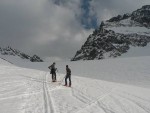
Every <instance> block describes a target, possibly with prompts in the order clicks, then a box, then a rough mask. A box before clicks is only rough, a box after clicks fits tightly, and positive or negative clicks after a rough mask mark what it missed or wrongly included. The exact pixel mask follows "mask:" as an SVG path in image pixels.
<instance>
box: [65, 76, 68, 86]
mask: <svg viewBox="0 0 150 113" xmlns="http://www.w3.org/2000/svg"><path fill="white" fill-rule="evenodd" d="M67 78H68V76H66V77H65V86H67Z"/></svg>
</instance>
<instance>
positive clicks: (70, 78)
mask: <svg viewBox="0 0 150 113" xmlns="http://www.w3.org/2000/svg"><path fill="white" fill-rule="evenodd" d="M68 78H69V86H70V87H71V75H69V77H68Z"/></svg>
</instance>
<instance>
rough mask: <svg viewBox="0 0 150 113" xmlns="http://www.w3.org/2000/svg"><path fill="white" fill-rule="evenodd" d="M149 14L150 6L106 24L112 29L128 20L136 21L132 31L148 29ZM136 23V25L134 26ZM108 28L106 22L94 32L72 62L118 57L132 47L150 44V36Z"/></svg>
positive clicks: (115, 18)
mask: <svg viewBox="0 0 150 113" xmlns="http://www.w3.org/2000/svg"><path fill="white" fill-rule="evenodd" d="M149 13H150V6H143V7H142V8H141V9H138V10H136V11H134V12H133V13H132V14H124V15H122V16H121V15H119V16H117V17H113V18H111V19H110V20H108V21H106V23H107V22H108V23H109V24H110V25H111V27H116V26H118V22H120V21H122V20H126V19H128V20H131V21H132V22H133V21H134V22H133V23H132V24H131V25H129V26H128V27H132V26H134V27H133V28H132V29H136V27H135V26H137V27H141V26H142V27H144V28H145V29H148V28H147V26H149V22H150V21H147V19H149V18H150V15H149ZM144 18H146V19H144ZM135 23H136V25H134V24H135ZM137 23H138V24H137ZM125 24H126V23H125ZM108 26H109V25H108V24H107V25H106V24H105V22H102V23H101V25H100V27H99V29H96V30H95V31H93V34H91V35H90V36H89V37H88V38H87V41H86V42H85V43H84V45H83V46H82V47H81V49H80V50H79V51H77V52H76V54H75V56H74V57H73V58H72V61H76V60H94V59H104V58H110V57H118V56H121V55H122V54H124V53H126V52H128V50H129V49H130V46H139V47H144V46H146V45H147V43H149V42H150V34H148V35H146V34H140V33H135V32H133V33H132V32H130V33H116V32H115V31H113V30H112V29H111V30H110V29H107V27H108ZM119 26H121V27H126V26H125V25H122V24H119ZM109 27H110V26H109ZM149 33H150V32H149Z"/></svg>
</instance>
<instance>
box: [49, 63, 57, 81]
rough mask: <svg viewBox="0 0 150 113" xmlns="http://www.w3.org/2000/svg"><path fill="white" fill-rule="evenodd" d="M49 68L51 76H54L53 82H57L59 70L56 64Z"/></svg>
mask: <svg viewBox="0 0 150 113" xmlns="http://www.w3.org/2000/svg"><path fill="white" fill-rule="evenodd" d="M48 68H49V69H50V74H52V82H56V70H57V68H55V62H54V63H53V64H52V65H50V66H49V67H48Z"/></svg>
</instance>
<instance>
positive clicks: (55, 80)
mask: <svg viewBox="0 0 150 113" xmlns="http://www.w3.org/2000/svg"><path fill="white" fill-rule="evenodd" d="M54 78H55V81H56V72H55V77H54Z"/></svg>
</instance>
